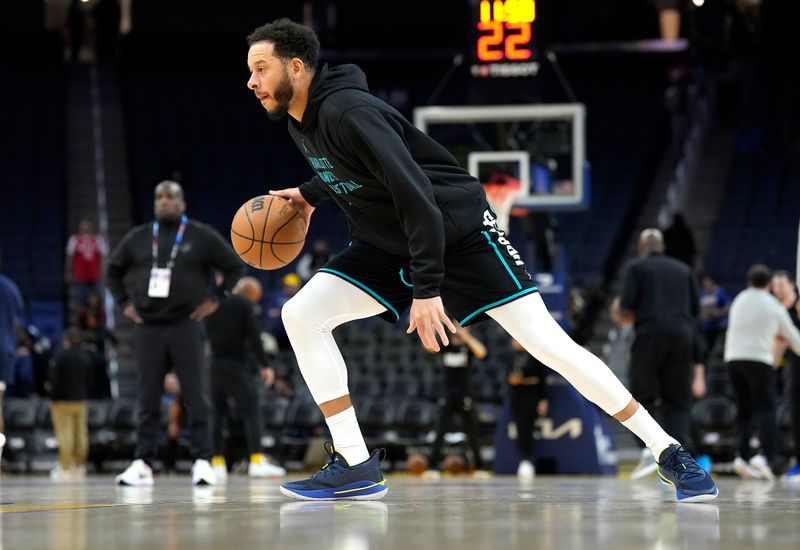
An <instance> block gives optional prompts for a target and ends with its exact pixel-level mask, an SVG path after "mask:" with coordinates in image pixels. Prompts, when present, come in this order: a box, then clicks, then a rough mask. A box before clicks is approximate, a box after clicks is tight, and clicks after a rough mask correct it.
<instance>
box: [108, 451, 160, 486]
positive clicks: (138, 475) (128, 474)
mask: <svg viewBox="0 0 800 550" xmlns="http://www.w3.org/2000/svg"><path fill="white" fill-rule="evenodd" d="M115 481H116V484H117V485H127V486H129V487H150V486H152V485H153V470H152V469H151V468H150V466H148V465H147V463H146V462H145V461H144V460H142V459H141V458H137V459H136V460H134V461H133V462H131V465H130V466H128V469H127V470H125V471H124V472H122V473H121V474H120V475H118V476H117V477H116V480H115Z"/></svg>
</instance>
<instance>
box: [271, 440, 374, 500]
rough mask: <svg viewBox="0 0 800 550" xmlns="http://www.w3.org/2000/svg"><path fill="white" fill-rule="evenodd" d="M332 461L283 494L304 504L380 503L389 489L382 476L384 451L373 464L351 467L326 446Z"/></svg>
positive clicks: (291, 483) (284, 489)
mask: <svg viewBox="0 0 800 550" xmlns="http://www.w3.org/2000/svg"><path fill="white" fill-rule="evenodd" d="M325 450H326V451H328V455H329V456H330V460H329V461H328V463H327V464H326V465H325V466H323V467H322V468H321V469H320V470H319V471H317V472H316V473H315V474H314V475H313V476H311V477H309V478H307V479H301V480H299V481H288V482H286V483H284V484H283V485H281V493H283V494H284V495H286V496H289V497H292V498H297V499H301V500H343V499H351V500H379V499H382V498H383V497H384V496H386V492H387V491H388V488H387V487H386V480H385V479H383V473H382V472H381V461H382V460H383V457H384V456H385V455H386V451H384V450H383V449H376V450H375V451H373V452H372V456H370V457H369V460H366V461H364V462H362V463H361V464H356V465H355V466H350V465H349V464H348V463H347V460H345V458H344V457H343V456H342V455H340V454H339V453H338V452H336V450H335V449H334V448H333V443H331V442H330V441H326V442H325Z"/></svg>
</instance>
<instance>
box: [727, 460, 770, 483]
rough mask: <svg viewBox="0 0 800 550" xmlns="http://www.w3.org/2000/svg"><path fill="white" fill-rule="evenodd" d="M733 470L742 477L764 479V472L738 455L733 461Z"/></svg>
mask: <svg viewBox="0 0 800 550" xmlns="http://www.w3.org/2000/svg"><path fill="white" fill-rule="evenodd" d="M733 471H734V472H736V474H737V475H738V476H739V477H741V478H742V479H763V477H764V476H763V475H762V473H761V472H760V471H759V470H757V469H755V468H754V467H752V466H751V465H750V464H748V463H747V462H745V461H744V459H743V458H742V457H740V456H737V457H736V458H735V459H734V461H733Z"/></svg>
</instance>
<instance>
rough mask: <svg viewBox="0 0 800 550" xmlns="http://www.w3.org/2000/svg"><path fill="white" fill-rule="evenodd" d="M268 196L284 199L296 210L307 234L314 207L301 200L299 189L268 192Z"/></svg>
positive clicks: (291, 188) (292, 188)
mask: <svg viewBox="0 0 800 550" xmlns="http://www.w3.org/2000/svg"><path fill="white" fill-rule="evenodd" d="M269 194H270V195H274V196H276V197H280V198H282V199H286V200H288V201H289V203H291V205H292V206H294V207H295V208H297V211H298V212H300V217H302V218H303V221H304V222H305V223H306V233H308V225H309V224H310V223H311V214H313V213H314V207H313V206H311V205H310V204H308V201H307V200H306V199H304V198H303V194H302V193H300V188H299V187H290V188H288V189H277V190H275V191H270V192H269Z"/></svg>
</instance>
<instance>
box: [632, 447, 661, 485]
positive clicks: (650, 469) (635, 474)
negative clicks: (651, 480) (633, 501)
mask: <svg viewBox="0 0 800 550" xmlns="http://www.w3.org/2000/svg"><path fill="white" fill-rule="evenodd" d="M656 470H658V462H656V458H655V457H654V456H653V453H652V452H651V451H650V449H648V448H646V447H645V448H644V449H642V456H641V458H639V464H637V465H636V467H635V468H634V469H633V471H632V472H631V479H632V480H634V481H635V480H637V479H643V478H645V477H647V476H649V475H651V474H654V473H655V472H656Z"/></svg>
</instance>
